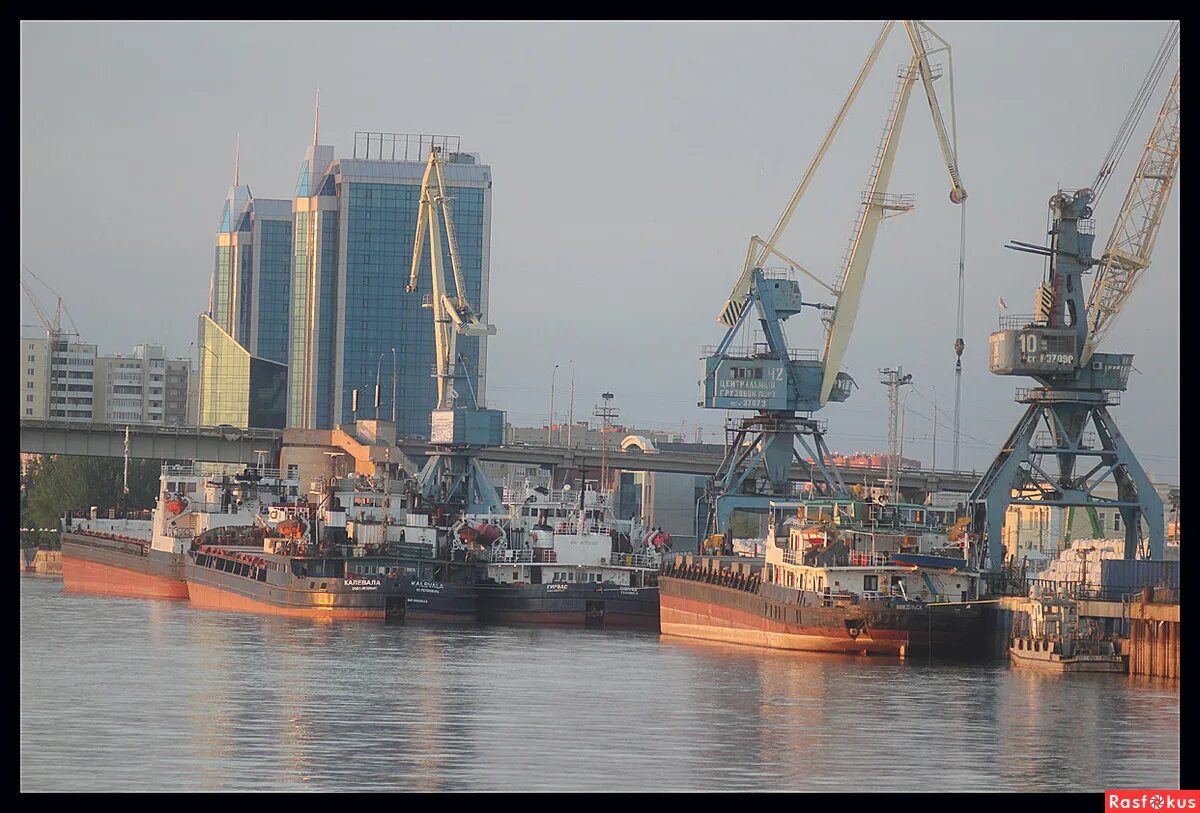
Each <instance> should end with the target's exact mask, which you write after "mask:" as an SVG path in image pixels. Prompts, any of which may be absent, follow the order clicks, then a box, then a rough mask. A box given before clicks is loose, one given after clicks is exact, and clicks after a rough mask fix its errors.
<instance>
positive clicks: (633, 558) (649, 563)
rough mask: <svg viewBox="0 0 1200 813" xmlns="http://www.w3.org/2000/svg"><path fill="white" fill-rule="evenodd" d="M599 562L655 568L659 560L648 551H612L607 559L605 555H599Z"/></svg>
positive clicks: (615, 565)
mask: <svg viewBox="0 0 1200 813" xmlns="http://www.w3.org/2000/svg"><path fill="white" fill-rule="evenodd" d="M600 564H602V565H604V564H607V565H610V566H613V567H640V568H648V569H653V570H657V569H658V568H659V564H660V560H659V558H658V557H656V556H651V555H650V554H648V553H614V554H613V555H612V556H611V557H608V558H607V560H606V559H605V557H600Z"/></svg>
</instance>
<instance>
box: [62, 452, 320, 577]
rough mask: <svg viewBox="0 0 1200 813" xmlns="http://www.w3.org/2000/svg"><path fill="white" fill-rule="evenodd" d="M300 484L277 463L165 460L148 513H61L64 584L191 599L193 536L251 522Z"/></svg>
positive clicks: (228, 531) (219, 533) (225, 534)
mask: <svg viewBox="0 0 1200 813" xmlns="http://www.w3.org/2000/svg"><path fill="white" fill-rule="evenodd" d="M297 487H298V483H296V482H294V481H288V480H284V479H281V478H280V477H279V472H278V471H277V470H270V469H264V468H256V467H243V466H229V465H222V464H202V463H197V464H191V465H174V464H164V465H163V468H162V473H161V475H160V478H159V495H158V498H157V504H156V506H155V508H154V509H153V511H152V512H151V514H150V519H142V518H114V517H109V518H104V517H100V516H98V515H97V512H95V511H93V512H91V515H90V516H87V517H75V516H74V515H72V514H68V515H66V516H65V517H64V518H63V521H62V533H61V535H60V540H61V544H62V567H63V589H64V590H65V591H67V592H72V593H92V594H99V595H114V596H130V597H139V598H168V599H184V600H186V599H187V598H188V595H189V594H188V587H187V582H186V576H185V572H184V571H185V563H186V553H187V551H188V549H189V548H190V547H191V546H192V544H193V542H194V541H195V540H198V539H200V538H209V539H212V540H221V539H222V538H231V535H232V534H234V533H237V532H238V529H242V532H244V531H245V530H248V529H250V528H252V527H253V526H254V525H255V517H256V516H258V515H259V514H261V513H263V512H265V511H266V510H267V504H268V503H269V502H270V501H272V500H277V499H283V498H285V497H286V496H287V495H288V494H289V493H290V494H295V491H296V488H297Z"/></svg>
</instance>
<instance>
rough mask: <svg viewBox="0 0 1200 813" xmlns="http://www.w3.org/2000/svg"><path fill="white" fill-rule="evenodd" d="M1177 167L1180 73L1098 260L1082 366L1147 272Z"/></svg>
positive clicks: (1081, 360)
mask: <svg viewBox="0 0 1200 813" xmlns="http://www.w3.org/2000/svg"><path fill="white" fill-rule="evenodd" d="M1178 166H1179V68H1176V69H1175V79H1174V80H1173V81H1172V82H1171V87H1170V89H1169V90H1168V91H1167V97H1166V99H1164V100H1163V104H1162V108H1161V109H1160V110H1159V112H1158V120H1157V121H1156V122H1155V124H1154V129H1153V130H1151V131H1150V138H1149V139H1148V140H1147V141H1146V148H1145V150H1144V151H1143V152H1142V159H1141V161H1139V162H1138V166H1137V170H1135V171H1134V173H1133V180H1132V181H1131V182H1130V184H1129V191H1128V192H1127V193H1126V194H1125V202H1124V203H1123V204H1122V205H1121V211H1120V212H1119V213H1118V214H1117V221H1116V224H1115V225H1114V226H1113V230H1112V235H1111V236H1110V237H1109V238H1108V246H1107V247H1106V248H1105V249H1104V253H1103V254H1102V255H1100V265H1099V267H1098V268H1097V269H1096V276H1095V277H1093V278H1092V287H1091V289H1090V290H1089V292H1088V299H1087V314H1088V338H1087V343H1086V344H1085V345H1084V349H1083V354H1082V356H1081V358H1080V363H1081V364H1086V363H1087V362H1088V360H1089V359H1090V358H1091V357H1092V353H1093V352H1094V351H1095V349H1096V347H1097V346H1098V345H1099V344H1100V340H1101V339H1103V338H1104V334H1106V333H1107V332H1108V330H1109V329H1110V328H1111V327H1112V326H1113V323H1114V322H1115V321H1116V319H1117V316H1118V315H1119V314H1120V313H1121V308H1122V307H1123V306H1124V305H1125V300H1126V299H1128V298H1129V295H1130V294H1131V293H1133V289H1134V286H1136V285H1137V282H1138V280H1139V279H1141V275H1142V272H1143V271H1145V270H1146V269H1147V268H1148V267H1149V266H1150V255H1151V253H1152V252H1153V251H1154V241H1155V239H1156V238H1157V237H1158V228H1159V226H1160V225H1162V217H1163V210H1164V209H1165V208H1166V205H1167V199H1168V198H1169V197H1170V195H1171V187H1172V186H1173V185H1174V183H1175V174H1176V173H1175V170H1176V169H1177V168H1178Z"/></svg>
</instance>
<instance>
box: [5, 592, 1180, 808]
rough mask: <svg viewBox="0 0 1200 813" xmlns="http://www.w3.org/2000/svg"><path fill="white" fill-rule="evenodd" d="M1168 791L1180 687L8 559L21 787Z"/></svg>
mask: <svg viewBox="0 0 1200 813" xmlns="http://www.w3.org/2000/svg"><path fill="white" fill-rule="evenodd" d="M1117 787H1137V788H1178V787H1179V690H1178V687H1177V684H1175V683H1160V682H1149V681H1143V680H1135V679H1131V678H1128V677H1124V676H1120V675H1077V676H1071V677H1070V678H1066V679H1064V678H1061V677H1054V676H1042V675H1038V674H1029V673H1027V672H1024V671H1013V670H1010V669H1009V668H1008V667H1007V665H1004V664H1000V665H993V666H960V665H937V664H934V665H932V666H931V665H928V664H924V663H901V662H898V661H889V660H874V659H863V658H847V657H841V656H827V655H807V654H797V653H780V652H771V651H766V650H757V649H750V648H743V647H735V646H724V645H717V644H705V643H700V642H690V641H686V640H682V639H675V638H665V637H659V636H658V635H657V634H653V633H645V632H633V633H630V632H618V631H611V630H610V631H600V630H596V631H591V630H582V629H579V630H575V629H570V630H566V629H551V628H487V629H475V628H472V629H455V628H451V627H432V626H407V627H384V626H382V625H381V624H376V623H370V622H357V623H356V622H335V623H318V622H312V621H306V620H297V619H287V618H274V617H259V616H253V615H238V614H227V613H218V612H206V611H200V610H195V609H192V608H191V607H189V606H188V605H187V604H186V603H183V602H171V601H144V600H138V599H119V598H100V597H90V596H76V595H67V594H64V593H63V592H62V581H61V579H49V578H45V577H32V576H22V577H21V788H22V789H23V790H28V791H42V790H71V791H74V790H81V791H82V790H89V791H90V790H99V791H117V790H121V791H152V790H168V791H208V790H213V791H216V790H297V789H311V790H321V791H358V790H417V791H526V790H532V791H558V790H581V791H647V790H706V791H734V790H791V791H815V790H822V791H864V790H865V791H881V792H882V791H909V790H923V791H927V790H933V791H942V790H944V791H989V790H1014V791H1024V790H1056V791H1081V790H1082V791H1100V790H1104V789H1106V788H1117Z"/></svg>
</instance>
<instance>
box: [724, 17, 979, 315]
mask: <svg viewBox="0 0 1200 813" xmlns="http://www.w3.org/2000/svg"><path fill="white" fill-rule="evenodd" d="M895 24H896V21H895V20H888V21H887V22H886V23H885V24H884V26H883V30H882V31H880V32H879V36H878V37H876V39H875V44H874V45H873V46H872V47H871V51H870V53H869V54H868V55H867V60H866V62H864V63H863V66H862V69H861V70H859V72H858V76H857V77H856V78H855V80H854V84H853V85H852V86H851V88H850V92H849V93H848V94H847V95H846V99H845V101H844V102H842V106H841V108H840V109H839V110H838V113H837V116H835V117H834V120H833V124H832V125H830V128H829V131H828V132H827V133H826V134H825V138H824V140H822V142H821V145H820V147H818V148H817V154H816V155H815V156H813V159H812V161H811V163H810V164H809V165H808V169H807V170H806V171H805V173H804V177H803V178H802V179H801V180H800V183H799V185H798V186H797V187H796V191H795V192H793V193H792V197H791V199H790V200H789V201H788V205H787V207H786V208H785V209H784V210H783V214H782V215H780V216H779V220H778V221H777V222H776V223H775V228H774V229H772V230H771V236H770V237H769V238H767V239H766V240H762V239H761V238H758V237H755V238H752V240H751V245H750V249H749V251H747V253H746V264H745V266H744V267H743V268H742V273H741V276H739V277H738V280H737V282H736V283H735V284H734V286H733V290H732V292H731V293H730V294H729V297H728V298H727V299H726V300H725V304H724V305H722V306H721V311H720V313H718V314H717V321H718V322H720V323H721V324H723V325H725V326H726V327H733V326H734V325H736V324H737V323H738V319H739V318H740V317H741V312H742V308H743V307H744V306H745V300H746V295H747V294H748V293H749V292H750V288H751V286H752V284H753V271H754V269H755V268H758V267H761V266H762V264H763V263H764V262H766V260H767V258H768V257H770V256H772V255H776V256H782V255H780V254H779V252H778V251H777V250H776V245H777V244H778V242H779V238H780V237H781V236H782V234H783V232H784V231H785V230H786V229H787V226H788V223H789V222H790V221H791V218H792V215H793V214H794V213H795V211H796V207H797V205H799V203H800V200H801V198H803V197H804V193H805V192H806V191H808V186H809V183H810V182H811V181H812V178H813V176H814V175H815V174H816V171H817V168H818V167H819V166H820V165H821V162H822V161H823V160H824V158H825V154H826V153H827V152H828V151H829V145H830V144H831V143H832V142H833V139H834V136H836V135H837V133H838V130H840V129H841V126H842V122H843V121H845V118H846V114H847V113H848V112H849V110H850V107H851V105H853V103H854V100H855V99H856V98H857V97H858V92H859V90H860V89H861V88H862V85H863V82H864V81H865V80H866V78H867V76H868V74H870V72H871V69H872V68H873V67H874V66H875V63H876V61H877V60H878V58H879V52H880V51H881V50H882V48H883V44H884V42H886V41H887V38H888V35H889V34H891V32H892V29H893V28H894V27H895ZM904 27H905V30H906V31H908V33H909V40H910V43H911V45H912V48H913V54H914V59H915V60H917V61H918V62H919V67H920V76H921V79H922V82H923V84H924V87H925V93H926V96H927V97H928V100H929V108H930V111H931V112H932V114H933V119H934V128H935V129H936V130H937V133H938V138H939V139H940V142H941V147H942V154H943V156H944V157H945V159H946V166H947V169H948V170H949V172H950V180H951V183H952V185H953V188H952V189H951V191H950V199H951V200H952V201H954V202H955V203H961V202H962V201H963V200H965V199H966V197H967V192H966V190H965V189H964V188H963V185H962V181H961V179H960V177H959V174H958V151H957V149H956V147H955V146H954V144H953V143H952V140H951V139H950V138H948V137H947V135H946V126H945V124H944V123H943V120H942V114H941V108H940V106H939V105H938V102H937V95H936V94H935V92H934V90H933V80H934V79H935V78H936V77H935V76H934V75H933V72H932V68H931V67H930V64H929V51H928V49H927V48H926V47H925V44H924V41H923V39H922V37H921V32H922V31H929V32H930V33H931V34H933V30H932V29H930V28H929V27H928V26H926V25H925V24H924V23H923V22H922V21H920V20H905V21H904ZM933 35H934V36H935V37H936V36H937V35H936V34H933ZM938 39H939V41H941V42H943V44H944V43H945V41H944V40H942V39H941V38H940V37H938ZM949 50H950V46H949V45H946V51H947V52H948V51H949ZM952 81H953V80H952ZM952 107H953V105H952ZM805 273H806V274H807V273H808V272H805ZM822 285H824V287H826V288H829V287H830V286H829V285H827V284H825V283H822Z"/></svg>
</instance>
